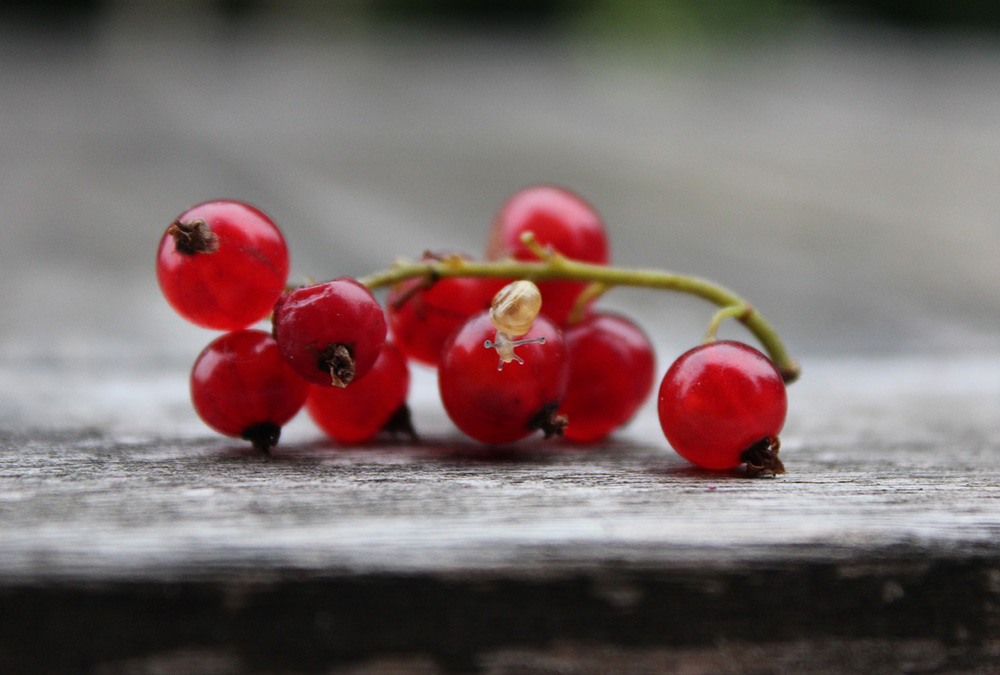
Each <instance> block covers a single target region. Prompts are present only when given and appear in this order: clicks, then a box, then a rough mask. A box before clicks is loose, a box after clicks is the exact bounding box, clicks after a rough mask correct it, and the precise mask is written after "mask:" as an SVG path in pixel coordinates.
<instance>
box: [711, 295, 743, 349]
mask: <svg viewBox="0 0 1000 675" xmlns="http://www.w3.org/2000/svg"><path fill="white" fill-rule="evenodd" d="M751 311H753V310H752V309H751V307H750V306H749V305H747V304H745V303H740V304H739V305H730V306H729V307H723V308H722V309H720V310H719V311H718V312H716V313H715V314H713V315H712V318H711V320H710V321H709V322H708V330H706V331H705V338H704V339H703V340H702V342H703V343H709V342H715V334H716V333H718V332H719V325H720V324H721V323H722V322H723V321H725V320H726V319H728V318H729V317H731V316H735V317H739V316H742V315H743V314H746V313H747V312H751Z"/></svg>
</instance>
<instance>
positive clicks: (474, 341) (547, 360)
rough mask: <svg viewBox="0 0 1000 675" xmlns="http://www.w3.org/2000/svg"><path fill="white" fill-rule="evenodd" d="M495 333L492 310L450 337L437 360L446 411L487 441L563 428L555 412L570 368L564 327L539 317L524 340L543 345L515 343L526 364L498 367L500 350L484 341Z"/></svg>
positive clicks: (466, 429)
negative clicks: (537, 341)
mask: <svg viewBox="0 0 1000 675" xmlns="http://www.w3.org/2000/svg"><path fill="white" fill-rule="evenodd" d="M495 338H496V329H495V328H494V327H493V324H492V323H491V321H490V316H489V312H483V313H480V314H477V315H475V316H473V317H472V318H470V319H469V320H468V321H467V322H466V323H465V324H463V325H462V327H461V328H459V329H458V331H456V332H455V333H454V334H453V335H452V336H451V337H450V338H449V340H448V342H447V344H446V345H445V347H444V350H443V351H442V353H441V354H442V356H441V362H440V364H439V365H438V388H439V390H440V393H441V401H442V403H443V404H444V408H445V411H446V412H447V413H448V416H449V417H450V418H451V420H452V422H454V423H455V426H457V427H458V428H459V429H460V430H461V431H462V432H463V433H465V434H466V435H467V436H469V437H471V438H474V439H476V440H478V441H481V442H483V443H491V444H502V443H510V442H513V441H517V440H520V439H522V438H525V437H527V436H529V435H531V434H532V433H533V432H534V431H536V430H539V429H541V430H542V431H543V432H545V434H546V435H550V434H553V433H561V428H562V426H564V422H563V421H562V420H561V419H560V418H559V417H558V416H557V415H556V414H555V413H556V410H557V409H558V406H559V402H560V400H561V399H562V397H563V396H564V395H565V393H566V385H567V382H568V381H569V368H568V361H567V358H566V344H565V341H564V340H563V336H562V332H561V331H560V330H559V329H558V328H557V327H556V326H555V325H554V324H553V323H552V322H551V321H549V320H548V319H546V318H545V317H542V316H540V317H538V318H537V319H536V320H535V322H534V325H533V326H532V328H531V330H530V331H528V332H527V333H526V334H525V335H524V336H522V338H521V339H525V340H533V339H538V338H545V343H544V344H538V343H528V344H523V345H521V346H519V347H516V350H517V352H516V353H517V356H518V357H519V358H520V359H522V360H523V363H515V362H511V363H508V364H506V365H504V366H503V368H502V369H498V363H499V359H498V356H497V351H496V350H494V349H492V348H487V347H485V346H484V343H485V342H486V341H487V340H489V341H491V342H492V341H493V340H494V339H495Z"/></svg>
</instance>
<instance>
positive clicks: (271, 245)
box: [156, 200, 288, 330]
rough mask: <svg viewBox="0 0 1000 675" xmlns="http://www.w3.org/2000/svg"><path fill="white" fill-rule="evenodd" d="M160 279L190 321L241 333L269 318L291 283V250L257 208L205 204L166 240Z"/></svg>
mask: <svg viewBox="0 0 1000 675" xmlns="http://www.w3.org/2000/svg"><path fill="white" fill-rule="evenodd" d="M156 277H157V279H158V280H159V282H160V288H161V289H162V291H163V295H164V296H166V298H167V301H168V302H169V303H170V305H171V306H172V307H173V308H174V310H176V311H177V313H178V314H180V315H181V316H183V317H184V318H185V319H187V320H189V321H191V322H192V323H195V324H197V325H199V326H202V327H204V328H212V329H215V330H236V329H238V328H245V327H247V326H249V325H250V324H252V323H255V322H257V321H260V320H261V319H263V318H265V317H266V316H267V315H268V314H269V313H270V311H271V307H273V306H274V301H275V300H277V299H278V296H280V295H281V292H282V291H283V290H284V288H285V282H286V280H287V279H288V248H287V246H286V245H285V238H284V237H283V236H282V234H281V232H280V230H278V228H277V226H276V225H275V224H274V223H273V222H272V221H271V219H270V218H268V217H267V215H265V214H264V213H263V212H262V211H260V210H258V209H256V208H254V207H253V206H250V205H249V204H244V203H242V202H235V201H227V200H219V201H211V202H205V203H204V204H199V205H198V206H195V207H193V208H191V209H190V210H188V211H185V212H184V213H182V214H181V215H180V216H178V217H177V220H175V221H174V222H173V223H172V224H171V225H170V227H168V228H167V231H166V232H165V233H164V234H163V238H162V239H161V240H160V247H159V250H158V251H157V256H156Z"/></svg>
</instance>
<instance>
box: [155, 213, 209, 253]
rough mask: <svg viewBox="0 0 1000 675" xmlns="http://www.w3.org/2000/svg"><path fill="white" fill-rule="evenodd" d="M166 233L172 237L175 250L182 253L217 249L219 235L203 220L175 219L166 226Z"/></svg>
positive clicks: (207, 251)
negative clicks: (184, 220)
mask: <svg viewBox="0 0 1000 675" xmlns="http://www.w3.org/2000/svg"><path fill="white" fill-rule="evenodd" d="M167 234H169V235H170V236H171V237H173V238H174V247H175V248H176V249H177V252H178V253H183V254H184V255H194V254H195V253H215V252H216V251H218V250H219V237H218V236H216V235H215V233H214V232H212V231H211V230H210V229H208V225H206V224H205V221H204V220H192V221H190V222H186V223H182V222H181V221H179V220H175V221H174V222H172V223H170V227H168V228H167Z"/></svg>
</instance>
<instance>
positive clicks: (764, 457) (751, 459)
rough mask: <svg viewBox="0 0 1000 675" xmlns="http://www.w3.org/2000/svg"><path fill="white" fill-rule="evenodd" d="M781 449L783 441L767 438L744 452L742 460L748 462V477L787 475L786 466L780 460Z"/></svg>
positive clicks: (741, 456) (774, 437)
mask: <svg viewBox="0 0 1000 675" xmlns="http://www.w3.org/2000/svg"><path fill="white" fill-rule="evenodd" d="M780 447H781V441H779V440H778V437H777V436H767V437H765V438H762V439H760V440H759V441H757V442H756V443H754V444H753V445H751V446H750V447H749V448H747V449H746V450H744V451H743V454H742V455H740V459H741V460H743V461H744V462H746V465H747V475H748V476H751V477H763V476H778V475H780V474H783V473H785V465H784V464H782V463H781V460H780V459H778V449H779V448H780Z"/></svg>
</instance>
